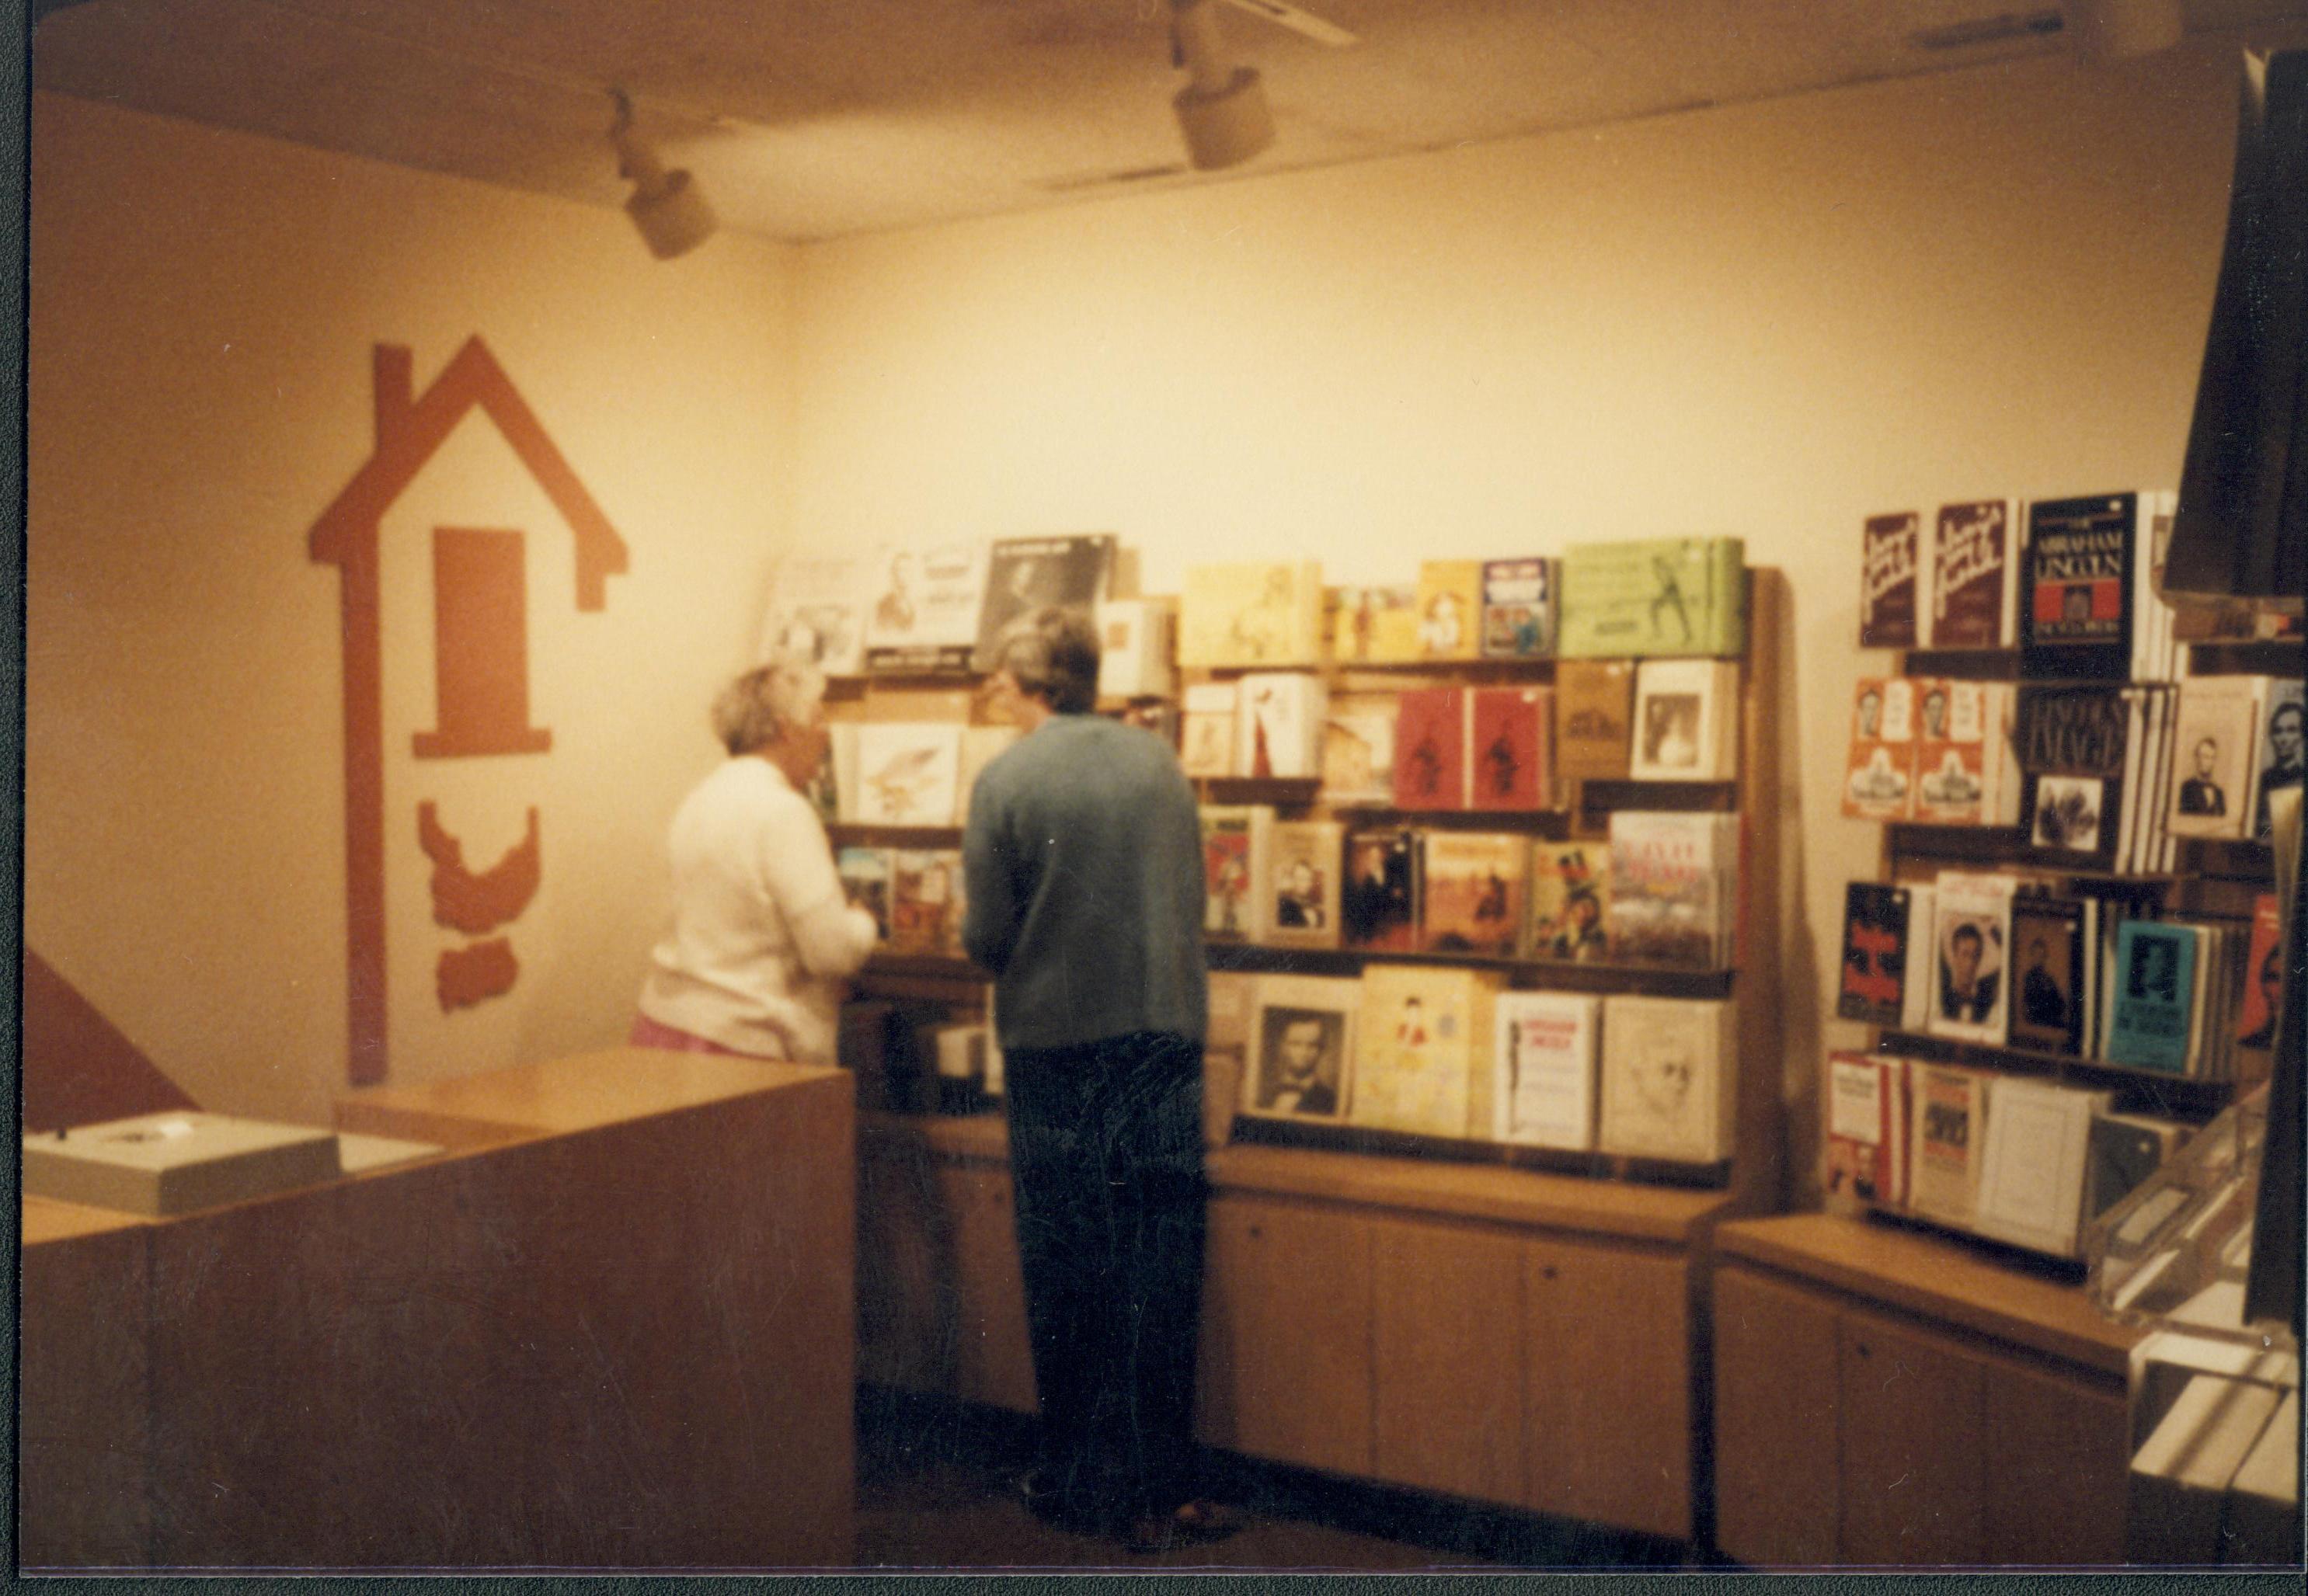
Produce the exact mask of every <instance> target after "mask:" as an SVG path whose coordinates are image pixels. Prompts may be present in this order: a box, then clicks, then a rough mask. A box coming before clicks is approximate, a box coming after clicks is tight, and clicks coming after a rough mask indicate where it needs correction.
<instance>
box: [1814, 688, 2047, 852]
mask: <svg viewBox="0 0 2308 1596" xmlns="http://www.w3.org/2000/svg"><path fill="white" fill-rule="evenodd" d="M2013 702H2014V695H2013V691H2012V688H2011V683H2009V682H1961V681H1952V680H1950V679H1948V678H1945V677H1938V676H1870V677H1864V678H1862V679H1861V681H1860V682H1859V684H1858V687H1857V690H1856V692H1855V694H1854V700H1853V705H1852V715H1851V742H1850V753H1849V756H1848V757H1847V759H1846V761H1845V772H1846V774H1845V777H1844V783H1843V812H1844V813H1845V814H1846V815H1848V816H1850V817H1851V818H1852V819H1864V820H1918V821H1925V822H1928V823H1932V824H1936V825H1947V826H2010V825H2013V824H2016V823H2017V822H2018V820H2019V811H2020V807H2021V794H2022V783H2021V779H2020V774H2019V765H2018V761H2017V759H2015V757H2014V754H2013V751H2012V744H2011V728H2012V718H2013V712H2012V706H2013Z"/></svg>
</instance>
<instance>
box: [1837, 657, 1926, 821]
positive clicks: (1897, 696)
mask: <svg viewBox="0 0 2308 1596" xmlns="http://www.w3.org/2000/svg"><path fill="white" fill-rule="evenodd" d="M1915 770H1916V684H1915V682H1912V681H1910V680H1908V678H1907V677H1905V676H1863V677H1861V678H1860V679H1859V682H1858V684H1857V686H1856V688H1855V689H1854V690H1853V693H1852V704H1851V745H1850V752H1849V753H1848V755H1847V757H1846V759H1845V760H1844V777H1843V812H1844V814H1845V815H1846V816H1847V818H1848V819H1855V820H1904V819H1908V817H1909V816H1911V815H1912V814H1914V813H1915V806H1916V794H1915Z"/></svg>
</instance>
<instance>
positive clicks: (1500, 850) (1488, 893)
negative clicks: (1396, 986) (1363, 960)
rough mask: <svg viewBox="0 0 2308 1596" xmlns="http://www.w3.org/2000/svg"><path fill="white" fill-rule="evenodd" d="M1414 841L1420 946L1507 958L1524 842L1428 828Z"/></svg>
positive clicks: (1519, 915)
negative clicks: (1417, 857) (1418, 853)
mask: <svg viewBox="0 0 2308 1596" xmlns="http://www.w3.org/2000/svg"><path fill="white" fill-rule="evenodd" d="M1419 842H1420V847H1421V852H1422V855H1423V857H1422V865H1423V868H1422V871H1421V872H1420V892H1419V904H1420V915H1421V919H1420V926H1419V939H1418V945H1419V947H1420V948H1421V949H1422V950H1424V951H1425V952H1428V953H1473V954H1481V955H1485V956H1486V957H1495V958H1511V957H1513V956H1514V951H1515V942H1516V940H1517V938H1518V936H1519V935H1520V931H1521V929H1522V920H1523V892H1524V871H1525V870H1526V869H1527V867H1528V864H1529V857H1530V853H1529V850H1530V845H1529V842H1528V841H1526V840H1525V839H1524V838H1522V837H1512V836H1502V835H1494V834H1492V833H1489V832H1480V831H1428V832H1425V833H1423V834H1422V835H1421V837H1420V839H1419Z"/></svg>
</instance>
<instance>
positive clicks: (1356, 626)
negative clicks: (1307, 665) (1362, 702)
mask: <svg viewBox="0 0 2308 1596" xmlns="http://www.w3.org/2000/svg"><path fill="white" fill-rule="evenodd" d="M1325 602H1326V603H1327V604H1328V605H1329V610H1330V641H1331V658H1332V659H1334V660H1336V661H1337V662H1338V663H1339V664H1340V665H1406V664H1408V663H1409V662H1410V661H1412V660H1415V659H1417V658H1418V657H1419V652H1418V589H1417V588H1414V587H1409V586H1408V585H1403V586H1394V587H1371V588H1331V591H1330V594H1329V595H1328V596H1327V597H1326V600H1325Z"/></svg>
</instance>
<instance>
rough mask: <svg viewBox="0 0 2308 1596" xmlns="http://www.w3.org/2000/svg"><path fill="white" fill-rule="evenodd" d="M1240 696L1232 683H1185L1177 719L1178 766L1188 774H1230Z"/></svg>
mask: <svg viewBox="0 0 2308 1596" xmlns="http://www.w3.org/2000/svg"><path fill="white" fill-rule="evenodd" d="M1240 697H1241V694H1240V692H1239V691H1238V690H1237V686H1236V683H1235V682H1189V683H1187V685H1186V691H1185V693H1184V701H1183V705H1182V710H1183V712H1182V714H1181V715H1180V717H1179V721H1178V768H1180V769H1182V770H1184V772H1185V773H1186V774H1187V775H1188V776H1193V777H1225V776H1232V775H1233V774H1234V754H1235V746H1234V745H1235V729H1234V723H1235V708H1236V704H1237V702H1238V701H1239V699H1240Z"/></svg>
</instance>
